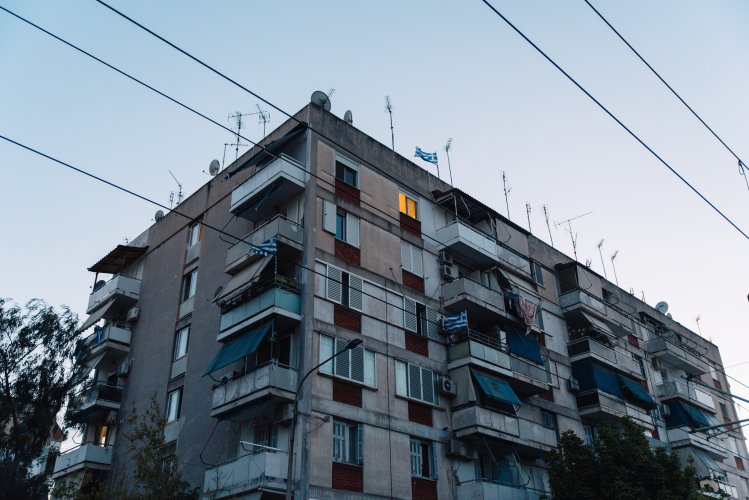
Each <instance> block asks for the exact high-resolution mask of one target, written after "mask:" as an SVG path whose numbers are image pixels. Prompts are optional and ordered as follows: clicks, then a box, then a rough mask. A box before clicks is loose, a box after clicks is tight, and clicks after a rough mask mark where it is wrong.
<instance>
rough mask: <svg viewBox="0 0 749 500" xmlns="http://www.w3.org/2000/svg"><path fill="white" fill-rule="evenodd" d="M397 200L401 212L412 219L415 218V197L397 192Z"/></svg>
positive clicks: (416, 212)
mask: <svg viewBox="0 0 749 500" xmlns="http://www.w3.org/2000/svg"><path fill="white" fill-rule="evenodd" d="M398 202H399V204H400V211H401V213H402V214H406V215H408V216H409V217H411V218H412V219H416V218H417V215H418V211H417V208H418V206H419V205H418V202H417V201H416V197H415V196H412V195H410V194H404V193H398Z"/></svg>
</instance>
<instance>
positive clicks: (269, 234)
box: [225, 215, 303, 274]
mask: <svg viewBox="0 0 749 500" xmlns="http://www.w3.org/2000/svg"><path fill="white" fill-rule="evenodd" d="M302 237H303V230H302V226H300V225H299V224H297V223H296V222H292V221H290V220H288V219H287V218H285V217H282V216H280V215H279V216H276V217H274V218H273V219H271V220H270V221H268V222H267V223H265V224H264V225H262V226H260V227H258V228H257V229H255V230H254V231H252V232H251V233H250V234H248V235H247V236H245V237H244V240H243V241H238V242H237V243H235V244H233V245H232V246H230V247H229V250H228V251H227V252H226V269H225V271H226V272H227V273H229V274H234V273H236V272H237V271H239V270H240V269H243V268H245V267H246V266H248V265H249V264H251V263H252V262H253V261H254V260H257V259H259V258H260V257H261V255H258V254H256V253H253V252H251V249H252V248H253V247H254V246H257V245H259V244H261V243H263V242H264V241H268V240H269V239H271V238H278V240H279V241H281V242H283V243H286V244H292V245H293V244H296V245H294V246H295V248H297V250H300V251H301V250H302ZM297 245H298V246H297Z"/></svg>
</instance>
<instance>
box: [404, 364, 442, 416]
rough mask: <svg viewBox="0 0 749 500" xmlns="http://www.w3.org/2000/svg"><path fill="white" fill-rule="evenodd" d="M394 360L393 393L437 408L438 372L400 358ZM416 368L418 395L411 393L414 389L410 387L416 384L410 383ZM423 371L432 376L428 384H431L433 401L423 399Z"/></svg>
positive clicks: (438, 401) (438, 400) (438, 402)
mask: <svg viewBox="0 0 749 500" xmlns="http://www.w3.org/2000/svg"><path fill="white" fill-rule="evenodd" d="M394 361H395V395H396V396H400V397H404V398H406V399H410V400H412V401H417V402H419V403H423V404H427V405H430V406H434V407H437V408H438V407H439V405H440V399H439V390H438V387H437V383H438V381H439V374H437V372H435V371H433V370H430V369H429V368H424V367H422V366H419V365H416V364H414V363H408V362H407V361H402V360H400V359H395V360H394ZM417 370H418V373H419V380H418V388H419V395H416V394H413V392H414V391H413V390H412V387H413V386H415V385H416V384H415V383H412V382H415V381H413V380H412V379H413V378H414V377H415V373H416V372H417ZM425 372H428V373H429V374H430V375H431V378H432V381H431V384H430V385H431V393H432V396H433V401H429V400H428V399H424V373H425ZM427 387H429V386H427Z"/></svg>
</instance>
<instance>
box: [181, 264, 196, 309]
mask: <svg viewBox="0 0 749 500" xmlns="http://www.w3.org/2000/svg"><path fill="white" fill-rule="evenodd" d="M197 287H198V270H197V269H193V270H192V271H191V272H190V273H188V274H186V275H185V277H184V278H183V279H182V302H184V301H186V300H187V299H190V298H192V297H194V296H195V290H196V289H197Z"/></svg>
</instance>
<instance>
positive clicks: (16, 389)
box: [0, 298, 81, 500]
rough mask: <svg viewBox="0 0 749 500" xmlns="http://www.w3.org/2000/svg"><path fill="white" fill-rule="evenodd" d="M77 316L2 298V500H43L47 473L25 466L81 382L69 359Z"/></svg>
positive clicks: (39, 450)
mask: <svg viewBox="0 0 749 500" xmlns="http://www.w3.org/2000/svg"><path fill="white" fill-rule="evenodd" d="M77 324H78V317H77V316H76V315H75V314H74V313H73V312H71V311H70V309H68V308H67V307H64V306H63V307H62V309H61V311H60V312H57V311H55V309H54V308H52V307H51V306H49V305H47V304H46V303H45V302H44V301H42V300H39V299H35V300H31V301H29V302H28V304H26V307H25V311H24V310H22V309H21V308H20V307H19V306H17V305H15V304H13V303H10V302H9V301H8V300H6V299H2V298H0V499H6V498H8V499H11V498H12V499H14V500H16V499H25V498H46V489H47V488H46V485H45V480H46V477H44V476H43V475H40V476H36V477H29V475H28V469H29V468H30V467H31V465H32V463H33V461H34V460H35V459H36V458H38V457H39V456H40V455H41V454H42V451H43V449H44V447H45V445H46V443H47V439H48V438H49V436H50V431H51V428H52V425H53V423H54V422H55V417H56V416H57V414H58V413H59V411H60V409H61V408H62V406H63V404H64V402H65V399H66V397H67V395H68V393H69V392H70V391H71V390H72V389H73V388H74V387H75V385H76V384H77V383H78V381H79V380H80V376H81V367H79V366H77V365H75V364H74V363H73V361H72V360H73V353H74V351H75V346H76V336H77V332H76V329H77Z"/></svg>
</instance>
